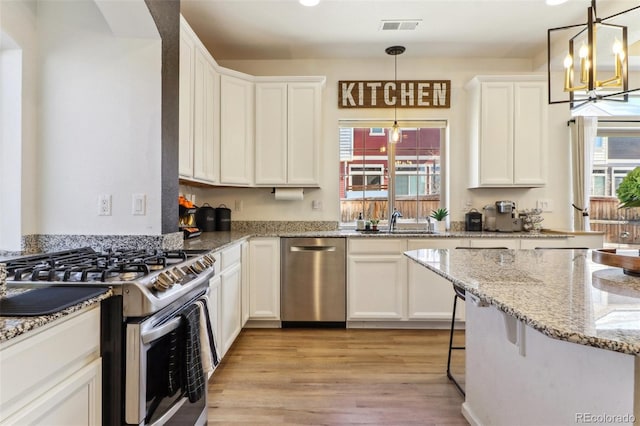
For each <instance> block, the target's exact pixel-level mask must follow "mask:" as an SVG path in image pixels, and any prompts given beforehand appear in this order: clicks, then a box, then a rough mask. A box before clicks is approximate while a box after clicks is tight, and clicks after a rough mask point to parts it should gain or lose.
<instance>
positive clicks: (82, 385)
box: [0, 306, 102, 425]
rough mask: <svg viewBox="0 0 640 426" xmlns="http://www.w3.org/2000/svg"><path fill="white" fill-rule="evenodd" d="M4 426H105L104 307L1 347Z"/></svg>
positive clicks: (0, 390)
mask: <svg viewBox="0 0 640 426" xmlns="http://www.w3.org/2000/svg"><path fill="white" fill-rule="evenodd" d="M0 373H1V374H0V424H2V425H23V424H33V425H54V424H55V425H100V423H101V421H102V358H100V307H99V306H96V307H94V308H92V309H90V310H88V311H81V312H79V313H76V314H74V315H71V316H70V317H69V318H67V319H59V320H57V321H56V322H55V323H53V324H51V325H50V326H45V327H43V328H42V330H33V331H32V332H29V333H27V334H25V335H24V336H20V337H17V338H15V339H12V340H9V341H7V342H4V343H3V344H2V345H0Z"/></svg>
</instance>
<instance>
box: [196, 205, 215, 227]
mask: <svg viewBox="0 0 640 426" xmlns="http://www.w3.org/2000/svg"><path fill="white" fill-rule="evenodd" d="M196 226H197V227H198V228H200V229H201V230H202V231H204V232H213V231H215V230H216V209H214V208H213V207H211V206H210V205H209V204H208V203H204V204H203V205H202V207H199V208H198V210H196Z"/></svg>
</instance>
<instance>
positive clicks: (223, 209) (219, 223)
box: [216, 204, 231, 231]
mask: <svg viewBox="0 0 640 426" xmlns="http://www.w3.org/2000/svg"><path fill="white" fill-rule="evenodd" d="M216 231H231V209H229V208H227V206H225V205H224V204H220V205H219V206H218V207H216Z"/></svg>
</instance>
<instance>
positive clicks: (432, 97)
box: [338, 80, 451, 108]
mask: <svg viewBox="0 0 640 426" xmlns="http://www.w3.org/2000/svg"><path fill="white" fill-rule="evenodd" d="M450 103H451V80H398V81H393V80H392V81H376V80H366V81H352V80H340V81H338V107H339V108H394V107H397V108H450V106H451V105H450Z"/></svg>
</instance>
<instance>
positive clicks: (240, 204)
mask: <svg viewBox="0 0 640 426" xmlns="http://www.w3.org/2000/svg"><path fill="white" fill-rule="evenodd" d="M235 204H236V212H238V213H240V212H241V211H242V208H243V207H244V202H243V201H242V200H236V201H235Z"/></svg>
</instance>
